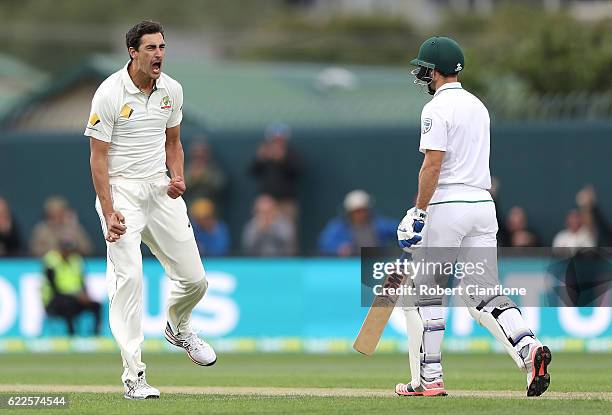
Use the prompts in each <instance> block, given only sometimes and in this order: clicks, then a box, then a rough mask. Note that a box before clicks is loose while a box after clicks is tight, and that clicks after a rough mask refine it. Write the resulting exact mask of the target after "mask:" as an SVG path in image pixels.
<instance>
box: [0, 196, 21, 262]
mask: <svg viewBox="0 0 612 415" xmlns="http://www.w3.org/2000/svg"><path fill="white" fill-rule="evenodd" d="M20 254H21V236H20V234H19V228H18V227H17V224H16V223H15V219H14V218H13V215H12V214H11V210H10V208H9V205H8V202H7V201H6V200H5V199H3V198H1V197H0V257H2V256H17V255H20Z"/></svg>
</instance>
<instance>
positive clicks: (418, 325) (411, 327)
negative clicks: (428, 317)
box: [404, 307, 423, 388]
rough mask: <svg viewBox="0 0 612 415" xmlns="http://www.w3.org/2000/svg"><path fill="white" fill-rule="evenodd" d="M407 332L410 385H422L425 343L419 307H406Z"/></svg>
mask: <svg viewBox="0 0 612 415" xmlns="http://www.w3.org/2000/svg"><path fill="white" fill-rule="evenodd" d="M404 314H405V316H406V330H407V331H408V360H409V361H410V376H411V378H412V380H411V381H410V384H411V385H412V387H413V388H418V387H419V386H420V385H421V345H422V343H423V320H421V315H420V314H419V311H418V308H417V307H404Z"/></svg>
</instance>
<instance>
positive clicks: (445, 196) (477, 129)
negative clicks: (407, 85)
mask: <svg viewBox="0 0 612 415" xmlns="http://www.w3.org/2000/svg"><path fill="white" fill-rule="evenodd" d="M411 64H412V65H414V66H416V69H414V70H413V71H412V74H413V75H415V76H416V79H415V81H414V82H415V83H416V84H420V85H423V86H426V87H427V89H428V91H429V94H430V95H433V98H432V99H431V101H430V102H428V103H427V104H426V105H425V106H424V108H423V111H422V114H421V139H420V147H419V150H420V152H422V153H424V154H425V157H424V160H423V164H422V166H421V170H420V172H419V179H418V194H417V199H416V206H415V207H413V208H411V209H409V210H408V211H407V212H406V216H405V217H404V218H403V220H402V221H401V223H400V224H399V226H398V229H397V235H398V242H399V245H400V246H401V247H402V249H403V250H404V251H406V252H408V253H413V254H414V255H415V257H416V255H417V253H418V252H425V251H427V252H446V251H444V250H450V251H449V252H455V253H459V254H458V255H461V253H462V252H492V253H493V254H492V258H489V261H487V266H486V272H485V274H486V275H485V277H486V278H488V282H487V284H488V283H490V285H493V284H494V283H497V284H499V282H498V281H499V280H498V275H497V272H498V271H497V250H496V249H497V248H496V247H497V230H498V226H497V220H496V216H495V205H494V204H493V200H492V198H491V195H490V193H489V192H488V189H489V188H490V187H491V175H490V172H489V151H490V120H489V113H488V111H487V109H486V108H485V106H484V105H483V104H482V102H481V101H480V100H479V99H478V98H476V97H475V96H474V95H472V94H471V93H469V92H468V91H466V90H465V89H463V87H462V86H461V83H459V82H458V81H457V76H458V74H459V72H461V71H462V70H463V69H464V67H465V62H464V57H463V52H462V51H461V48H460V47H459V45H458V44H457V42H455V41H454V40H453V39H450V38H448V37H438V36H436V37H432V38H430V39H427V40H426V41H425V42H424V43H423V44H422V45H421V47H420V49H419V53H418V57H417V58H416V59H413V60H412V61H411ZM417 248H418V249H417ZM432 248H435V249H432ZM436 249H439V251H436ZM478 250H480V251H478ZM483 250H486V251H483ZM446 259H449V258H446ZM450 260H451V261H455V260H457V257H452V258H450ZM424 278H431V277H430V276H424V277H421V278H420V277H419V276H418V275H417V276H416V277H415V279H414V284H415V286H416V287H417V288H418V287H419V286H420V285H423V284H425V285H428V284H430V283H431V281H424V280H423V279H424ZM483 281H484V280H483ZM462 300H463V301H464V302H465V305H466V306H467V307H468V309H469V312H470V314H471V315H472V317H473V318H474V319H475V320H476V321H478V323H479V324H481V325H482V326H483V327H485V328H486V329H488V330H489V331H490V332H491V334H493V336H494V337H495V338H496V339H497V340H498V341H500V342H501V343H502V344H503V345H504V348H505V349H506V351H507V352H508V353H509V354H510V356H511V357H512V359H513V360H514V361H515V363H516V364H517V366H518V367H519V368H521V369H522V370H524V371H525V372H526V374H527V396H539V395H541V394H542V393H544V392H545V391H546V389H547V388H548V386H549V384H550V375H549V373H548V372H547V367H548V365H549V363H550V361H551V352H550V350H549V348H548V347H546V346H543V345H542V343H540V341H538V339H537V338H536V336H535V335H534V334H533V332H532V331H531V329H530V328H529V327H528V326H527V324H526V322H525V320H524V319H523V317H522V315H521V313H520V311H519V309H518V308H517V306H516V304H515V303H514V302H513V301H512V300H511V299H510V298H509V297H507V296H505V295H490V296H480V297H478V296H471V297H469V298H466V297H463V298H462ZM404 305H405V306H406V307H404V312H405V316H406V325H407V330H408V337H409V339H408V349H409V360H410V369H411V374H412V379H411V382H410V383H408V384H401V383H400V384H398V385H397V386H396V388H395V392H396V393H397V394H398V395H402V396H419V395H424V396H440V395H446V391H445V389H444V381H443V373H442V360H441V353H440V352H441V345H442V338H443V335H444V329H445V319H444V311H445V310H444V307H443V297H442V296H441V295H436V294H422V295H421V294H418V292H417V295H416V299H415V300H413V304H412V305H410V304H409V303H404Z"/></svg>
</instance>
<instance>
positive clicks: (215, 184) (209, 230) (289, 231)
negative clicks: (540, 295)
mask: <svg viewBox="0 0 612 415" xmlns="http://www.w3.org/2000/svg"><path fill="white" fill-rule="evenodd" d="M290 137H291V130H290V128H289V127H288V126H287V125H285V124H280V123H276V124H271V125H270V126H268V128H266V130H265V134H264V139H263V141H262V142H261V144H260V145H259V147H258V149H257V151H256V154H255V155H254V156H253V159H252V161H251V163H250V165H249V166H248V169H247V171H246V173H247V174H249V175H250V176H251V177H252V178H253V179H254V181H255V182H256V183H257V187H258V192H257V196H256V197H255V198H254V200H253V201H252V214H251V218H250V219H249V220H248V221H247V222H246V223H245V224H244V225H243V227H242V232H241V240H240V241H239V243H233V244H232V241H231V236H230V232H229V227H228V225H227V223H226V222H225V221H224V220H223V219H222V218H221V217H220V215H219V213H218V212H221V211H223V207H222V203H223V197H222V195H223V193H224V192H225V191H226V190H227V186H228V179H227V175H226V173H225V172H224V171H223V169H222V168H221V167H220V166H219V164H218V163H217V162H216V161H215V158H214V156H213V154H212V151H211V149H210V147H209V145H208V144H207V142H206V138H205V137H204V136H202V137H196V138H195V139H194V140H192V144H191V145H190V146H189V148H188V151H187V154H186V166H185V180H186V184H187V191H186V193H185V194H184V199H185V202H186V204H187V206H188V209H189V215H190V218H191V222H192V226H193V230H194V235H195V239H196V242H197V245H198V249H199V250H200V253H201V254H202V255H203V256H226V255H233V254H241V255H246V256H268V257H274V256H293V255H298V254H299V253H300V252H303V251H302V250H300V246H299V243H298V240H299V238H298V236H299V226H298V225H299V215H300V209H299V204H298V199H297V189H298V188H299V179H300V175H301V173H302V169H303V166H302V161H301V158H300V155H299V154H298V153H297V152H296V151H295V150H294V149H293V148H292V146H291V145H290ZM491 194H492V196H493V199H494V201H495V203H496V208H497V215H498V218H497V220H498V224H499V232H498V241H499V245H500V246H503V247H520V248H530V247H540V246H552V247H553V248H558V247H568V248H576V247H596V246H609V244H610V243H611V242H612V225H611V224H610V223H609V222H608V221H607V220H606V218H605V217H604V215H603V214H602V211H601V210H600V208H599V206H598V205H597V198H596V193H595V189H594V188H593V187H592V186H590V185H586V186H584V187H583V188H582V189H581V190H580V191H579V192H578V193H577V195H576V207H575V208H574V209H571V210H570V211H569V212H567V216H566V218H565V228H564V229H562V230H560V231H559V232H558V233H557V234H556V235H555V237H554V238H553V240H552V243H551V244H544V242H543V241H542V239H541V238H540V237H539V236H538V234H537V232H536V231H535V230H534V228H533V227H532V226H531V224H530V223H529V220H528V215H527V212H526V210H525V208H524V207H522V206H518V205H517V206H512V207H510V209H508V211H507V213H506V214H505V215H503V214H502V210H501V209H500V208H499V204H498V200H499V182H498V181H497V179H494V180H493V186H492V188H491ZM338 197H339V198H342V197H343V198H344V199H343V203H342V206H343V212H342V213H341V214H339V215H338V216H337V217H334V218H330V219H329V221H328V222H327V224H325V225H324V226H323V228H322V229H321V230H320V234H319V237H318V241H317V248H316V250H317V252H318V253H319V254H321V255H328V256H340V257H345V256H353V255H358V254H359V252H360V248H361V247H385V246H394V245H395V243H396V227H397V222H398V220H397V219H396V218H387V217H384V216H381V215H379V214H377V213H376V211H375V207H374V203H373V199H372V195H370V194H368V193H367V192H366V191H364V190H359V189H356V190H353V191H350V192H349V193H348V194H346V195H338ZM62 244H63V245H66V244H69V245H70V246H71V252H72V253H78V254H79V255H89V254H91V253H92V252H93V248H92V243H91V240H90V237H89V236H88V235H87V233H86V231H85V230H84V228H83V226H82V225H81V224H80V223H79V219H78V215H77V213H76V212H75V211H74V210H73V209H72V208H71V207H70V206H69V204H68V202H67V200H66V199H65V198H64V197H62V196H51V197H49V198H48V199H47V200H46V201H45V203H44V206H43V218H42V220H41V221H40V222H39V223H38V224H36V226H35V227H34V229H33V231H32V234H31V236H30V238H29V241H28V242H26V240H25V239H24V237H23V235H22V233H21V231H20V227H19V224H18V221H17V220H16V218H15V216H14V212H12V211H11V209H10V206H9V203H8V201H7V200H6V199H4V198H1V197H0V256H25V255H32V256H36V257H44V255H46V254H47V253H48V252H50V251H53V250H60V251H61V247H62ZM238 245H239V246H240V249H239V251H238V252H236V250H232V248H231V247H232V246H238Z"/></svg>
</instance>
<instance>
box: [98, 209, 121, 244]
mask: <svg viewBox="0 0 612 415" xmlns="http://www.w3.org/2000/svg"><path fill="white" fill-rule="evenodd" d="M104 219H105V220H106V229H108V232H107V233H106V238H104V239H106V240H107V241H108V242H116V241H118V240H119V238H121V235H123V234H125V231H126V229H127V227H126V226H125V218H124V217H123V215H122V214H121V212H119V211H118V210H116V211H114V212H111V213H106V214H104Z"/></svg>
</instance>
